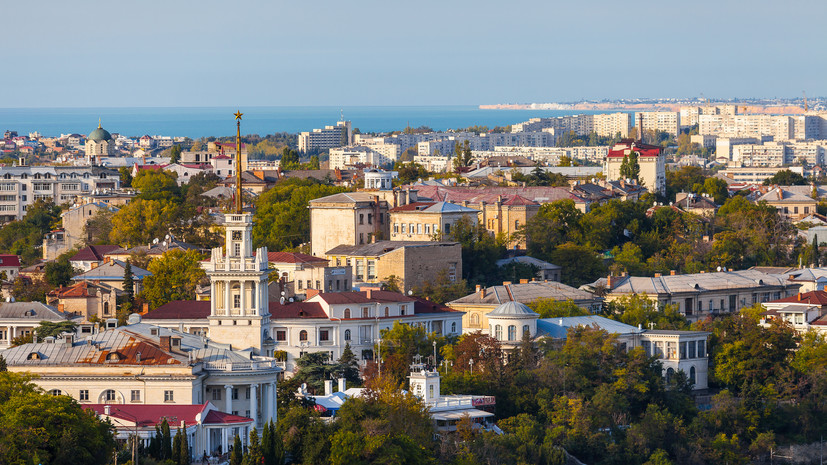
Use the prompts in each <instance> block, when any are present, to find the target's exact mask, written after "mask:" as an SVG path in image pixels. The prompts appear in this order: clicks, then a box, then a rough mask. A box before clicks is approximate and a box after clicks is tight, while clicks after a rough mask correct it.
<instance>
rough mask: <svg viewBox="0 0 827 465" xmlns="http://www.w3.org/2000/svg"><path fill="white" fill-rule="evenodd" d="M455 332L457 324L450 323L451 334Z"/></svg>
mask: <svg viewBox="0 0 827 465" xmlns="http://www.w3.org/2000/svg"><path fill="white" fill-rule="evenodd" d="M456 332H457V322H456V321H455V322H453V323H451V333H456Z"/></svg>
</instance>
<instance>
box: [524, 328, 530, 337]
mask: <svg viewBox="0 0 827 465" xmlns="http://www.w3.org/2000/svg"><path fill="white" fill-rule="evenodd" d="M526 333H528V336H529V337H531V330H530V329H528V325H523V334H526Z"/></svg>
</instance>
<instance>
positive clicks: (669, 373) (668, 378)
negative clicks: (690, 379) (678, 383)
mask: <svg viewBox="0 0 827 465" xmlns="http://www.w3.org/2000/svg"><path fill="white" fill-rule="evenodd" d="M673 376H675V369H674V368H669V369H668V370H666V382H667V383H668V382H669V381H672V377H673Z"/></svg>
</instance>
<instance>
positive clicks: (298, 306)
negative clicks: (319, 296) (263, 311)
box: [270, 302, 328, 319]
mask: <svg viewBox="0 0 827 465" xmlns="http://www.w3.org/2000/svg"><path fill="white" fill-rule="evenodd" d="M270 318H271V319H286V318H328V316H327V313H325V312H324V310H323V309H322V305H321V304H320V303H318V302H290V303H285V304H284V305H282V304H281V303H279V302H270Z"/></svg>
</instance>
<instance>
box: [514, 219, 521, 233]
mask: <svg viewBox="0 0 827 465" xmlns="http://www.w3.org/2000/svg"><path fill="white" fill-rule="evenodd" d="M518 229H520V220H514V230H515V231H516V230H518Z"/></svg>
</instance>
